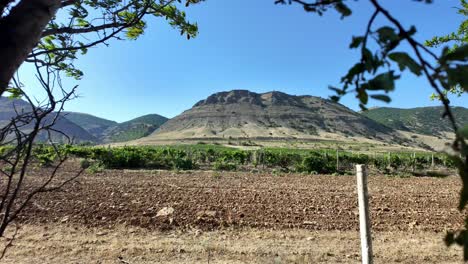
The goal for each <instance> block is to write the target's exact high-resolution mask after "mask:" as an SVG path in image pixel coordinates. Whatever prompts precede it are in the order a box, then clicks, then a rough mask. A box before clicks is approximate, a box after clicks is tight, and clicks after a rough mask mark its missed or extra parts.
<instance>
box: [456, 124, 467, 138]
mask: <svg viewBox="0 0 468 264" xmlns="http://www.w3.org/2000/svg"><path fill="white" fill-rule="evenodd" d="M457 133H458V135H460V136H461V137H462V138H464V139H468V124H465V125H464V126H463V127H462V128H459V129H458V131H457Z"/></svg>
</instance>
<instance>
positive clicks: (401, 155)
mask: <svg viewBox="0 0 468 264" xmlns="http://www.w3.org/2000/svg"><path fill="white" fill-rule="evenodd" d="M58 150H59V153H61V154H62V155H69V156H71V157H74V158H79V159H80V160H81V164H82V166H83V167H86V168H88V167H89V168H90V169H91V170H102V169H163V170H195V169H199V170H220V171H256V170H257V171H268V172H273V173H275V172H296V173H309V174H349V173H352V172H353V168H354V165H355V164H366V165H367V166H368V167H369V168H370V169H371V170H374V171H377V172H379V173H382V174H402V173H403V174H404V173H412V174H418V173H422V172H425V173H429V174H430V173H435V171H447V170H450V169H452V168H453V167H454V164H453V162H452V160H451V159H450V157H449V156H447V155H445V154H440V153H437V154H436V153H431V152H374V153H359V152H349V151H344V150H339V149H320V150H304V149H285V148H263V149H258V150H242V149H234V148H229V147H224V146H220V145H205V144H199V145H179V146H165V147H150V146H139V147H112V148H111V147H93V146H71V145H62V146H59V147H58ZM0 151H8V149H7V148H4V149H3V150H0ZM33 156H34V158H35V159H36V160H37V161H38V162H39V163H41V164H42V165H45V166H47V165H50V164H52V163H53V162H54V160H55V159H56V156H57V151H56V149H54V148H53V147H52V146H48V145H38V146H36V147H35V148H34V150H33Z"/></svg>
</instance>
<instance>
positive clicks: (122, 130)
mask: <svg viewBox="0 0 468 264" xmlns="http://www.w3.org/2000/svg"><path fill="white" fill-rule="evenodd" d="M167 120H168V119H167V118H166V117H164V116H160V115H157V114H149V115H144V116H140V117H137V118H135V119H132V120H129V121H127V122H123V123H120V124H117V125H115V126H112V127H110V128H108V129H107V130H106V131H104V132H103V137H102V140H103V141H104V142H122V141H129V140H134V139H139V138H141V137H145V136H148V135H149V134H151V133H152V132H154V131H155V130H156V129H157V128H159V127H160V126H161V125H162V124H164V123H165V122H166V121H167Z"/></svg>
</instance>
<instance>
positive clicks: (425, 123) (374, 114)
mask: <svg viewBox="0 0 468 264" xmlns="http://www.w3.org/2000/svg"><path fill="white" fill-rule="evenodd" d="M451 109H452V112H453V114H454V116H455V119H456V122H457V123H458V125H459V126H462V125H465V124H468V109H467V108H464V107H459V106H455V107H452V108H451ZM443 113H444V108H443V107H442V106H429V107H416V108H409V109H401V108H392V107H379V108H374V109H369V110H368V111H365V112H363V113H362V114H363V115H365V116H367V117H369V118H371V119H373V120H375V121H377V122H379V123H381V124H384V125H386V126H388V127H391V128H394V129H398V130H402V131H410V132H413V133H418V134H424V135H435V136H444V135H445V134H446V133H453V129H452V126H451V124H450V122H449V120H448V119H447V118H442V115H443Z"/></svg>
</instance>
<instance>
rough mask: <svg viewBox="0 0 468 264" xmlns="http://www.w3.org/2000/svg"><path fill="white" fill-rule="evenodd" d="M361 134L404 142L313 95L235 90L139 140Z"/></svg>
mask: <svg viewBox="0 0 468 264" xmlns="http://www.w3.org/2000/svg"><path fill="white" fill-rule="evenodd" d="M323 137H328V138H335V137H339V138H346V137H360V138H368V139H369V138H370V139H375V140H383V141H387V142H389V141H393V142H402V141H404V140H405V139H403V138H400V137H399V134H398V133H397V132H396V131H395V130H393V129H391V128H389V127H387V126H384V125H382V124H380V123H377V122H375V121H374V120H371V119H369V118H367V117H366V116H363V115H361V114H359V113H356V112H354V111H352V110H351V109H349V108H347V107H345V106H343V105H341V104H338V103H335V102H333V101H330V100H326V99H322V98H320V97H314V96H295V95H289V94H285V93H282V92H268V93H262V94H259V93H254V92H250V91H247V90H233V91H228V92H220V93H215V94H213V95H211V96H209V97H208V98H206V99H204V100H201V101H199V102H198V103H196V104H195V105H194V106H193V107H192V108H191V109H189V110H187V111H185V112H183V113H182V114H180V115H178V116H176V117H174V118H173V119H171V120H169V121H167V122H166V123H165V124H163V125H162V126H161V127H160V128H159V129H157V130H156V131H155V132H154V133H152V134H151V135H150V136H148V137H145V138H142V139H140V140H139V142H140V143H143V144H144V143H150V142H151V141H153V140H178V139H210V138H213V139H216V138H218V139H219V138H225V139H228V138H248V139H318V138H323Z"/></svg>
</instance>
